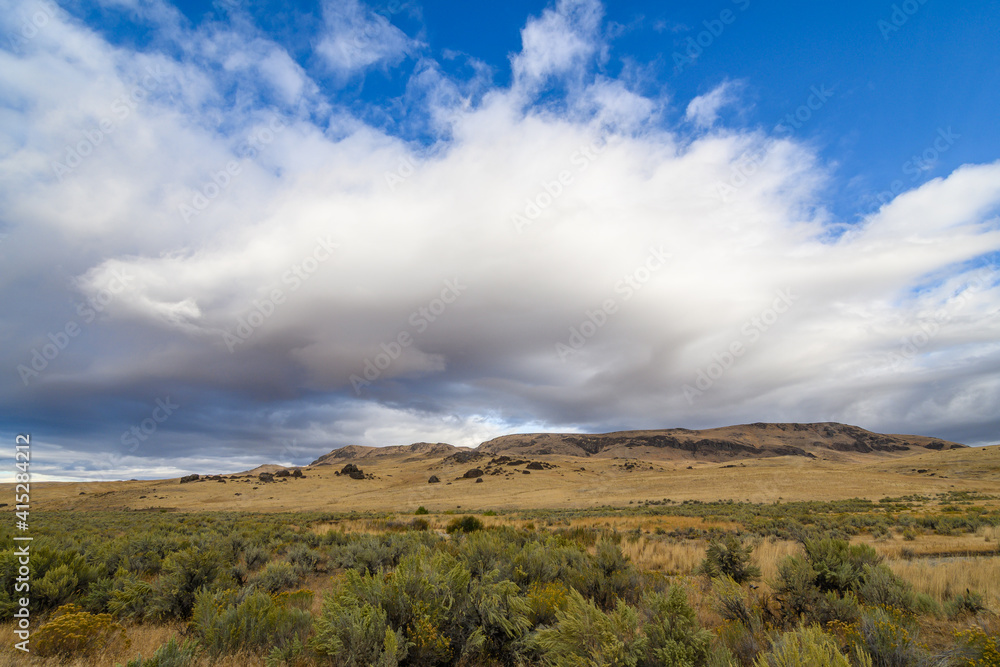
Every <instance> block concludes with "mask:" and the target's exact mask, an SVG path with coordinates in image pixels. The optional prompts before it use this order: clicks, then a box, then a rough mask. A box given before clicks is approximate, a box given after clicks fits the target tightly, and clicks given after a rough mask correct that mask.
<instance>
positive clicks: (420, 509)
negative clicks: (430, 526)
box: [414, 505, 430, 516]
mask: <svg viewBox="0 0 1000 667" xmlns="http://www.w3.org/2000/svg"><path fill="white" fill-rule="evenodd" d="M414 514H416V515H417V516H420V515H421V514H430V512H428V511H427V508H426V507H424V506H423V505H421V506H420V507H418V508H417V511H416V512H414Z"/></svg>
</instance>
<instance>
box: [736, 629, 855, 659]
mask: <svg viewBox="0 0 1000 667" xmlns="http://www.w3.org/2000/svg"><path fill="white" fill-rule="evenodd" d="M754 665H755V667H851V663H850V662H849V661H848V660H847V657H846V656H844V654H843V653H841V652H840V650H839V649H838V648H837V642H836V640H835V639H834V638H833V637H831V636H830V635H828V634H826V633H825V632H823V631H822V630H820V629H819V628H818V627H815V626H813V627H803V628H799V629H798V630H795V631H793V632H786V633H785V634H783V635H781V636H780V637H778V639H776V640H775V641H774V643H773V644H772V646H771V650H770V651H768V652H767V653H764V654H762V655H760V656H758V658H757V659H756V660H755V661H754Z"/></svg>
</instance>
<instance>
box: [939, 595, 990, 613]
mask: <svg viewBox="0 0 1000 667" xmlns="http://www.w3.org/2000/svg"><path fill="white" fill-rule="evenodd" d="M985 610H986V605H985V604H984V603H983V596H982V595H981V594H979V593H977V592H976V591H970V590H969V589H965V592H964V593H959V594H958V595H956V596H954V597H952V598H951V599H950V600H948V601H947V602H945V603H944V611H945V614H947V615H948V618H950V619H956V618H958V617H959V616H963V615H965V614H969V615H972V616H975V615H976V614H978V613H979V612H981V611H985Z"/></svg>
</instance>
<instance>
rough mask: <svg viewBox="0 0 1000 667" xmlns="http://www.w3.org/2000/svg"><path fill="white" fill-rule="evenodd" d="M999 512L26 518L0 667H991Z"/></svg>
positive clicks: (663, 505) (909, 507) (905, 502)
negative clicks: (21, 586)
mask: <svg viewBox="0 0 1000 667" xmlns="http://www.w3.org/2000/svg"><path fill="white" fill-rule="evenodd" d="M998 500H1000V499H998V498H995V497H991V496H986V495H982V494H968V493H957V492H952V493H950V494H941V495H938V496H936V497H929V496H909V497H906V498H885V499H882V500H881V501H879V502H872V501H870V500H861V499H854V500H843V501H836V502H794V503H780V504H774V503H771V504H751V503H735V502H717V503H702V502H695V501H688V502H683V503H676V502H670V501H666V500H664V501H653V502H650V501H647V502H644V503H643V504H642V505H639V506H631V507H628V506H627V507H620V508H612V507H603V508H595V509H586V510H584V509H576V510H568V509H567V510H524V511H508V512H503V511H501V512H494V511H485V512H482V511H480V512H477V513H474V514H470V513H465V514H460V513H453V512H442V513H434V512H428V511H426V510H424V509H423V508H417V507H410V508H405V511H400V512H397V513H392V514H388V513H382V514H376V513H350V514H348V513H340V514H333V513H295V514H274V513H270V514H236V513H192V514H173V513H167V512H152V513H150V512H87V513H81V512H51V513H33V514H32V519H33V522H32V524H33V525H32V530H33V535H34V537H35V539H34V542H33V543H32V559H31V592H30V595H31V605H32V606H31V609H32V620H31V622H32V631H33V634H32V637H31V643H30V646H31V654H30V656H24V655H23V654H21V653H19V652H18V651H16V650H14V648H13V646H12V645H13V643H14V641H15V640H14V635H13V623H12V621H11V619H12V614H13V611H14V609H15V606H14V598H15V591H14V581H15V578H16V572H17V559H16V557H15V556H14V554H13V550H12V549H8V550H6V551H3V552H0V582H2V590H0V619H2V624H0V632H2V633H3V634H4V635H5V637H7V638H8V639H7V641H5V642H4V643H3V646H2V648H0V664H28V665H116V664H118V665H122V666H126V665H127V666H128V667H150V666H153V665H155V666H158V667H167V666H171V665H210V664H211V665H236V664H239V665H344V666H358V667H361V666H368V665H382V666H392V665H421V666H422V665H428V666H429V665H468V666H479V665H482V666H494V665H495V666H500V665H512V666H513V665H551V666H562V665H566V666H569V665H607V666H612V665H628V666H634V667H645V666H652V665H692V666H700V665H712V666H715V665H718V666H724V665H753V666H759V667H765V666H785V665H810V666H813V665H819V666H822V665H844V666H847V665H875V666H877V665H886V666H889V665H893V666H896V665H898V666H904V667H905V666H908V665H915V666H924V665H926V666H931V665H934V666H938V665H940V666H942V667H944V666H951V665H954V666H958V665H995V666H996V665H1000V622H998V617H997V612H998V611H1000V553H998V549H997V544H998V540H1000V509H998V502H997V501H998ZM0 538H2V539H3V540H4V543H5V544H11V543H12V542H11V541H10V538H11V535H10V534H9V529H7V528H0Z"/></svg>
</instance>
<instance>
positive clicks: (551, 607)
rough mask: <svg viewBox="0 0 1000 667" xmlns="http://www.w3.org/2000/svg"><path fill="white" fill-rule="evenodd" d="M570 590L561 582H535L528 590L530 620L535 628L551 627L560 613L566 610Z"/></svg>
mask: <svg viewBox="0 0 1000 667" xmlns="http://www.w3.org/2000/svg"><path fill="white" fill-rule="evenodd" d="M568 597H569V589H567V588H566V586H564V585H563V584H561V583H559V582H550V583H544V584H543V583H540V582H537V581H536V582H535V583H533V584H531V586H530V587H529V588H528V595H527V598H528V607H529V609H530V611H529V613H528V618H529V620H530V621H531V625H532V626H533V627H537V626H539V625H551V624H553V623H554V622H555V620H556V616H557V614H558V613H559V612H560V611H563V610H565V609H566V600H567V599H568Z"/></svg>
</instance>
